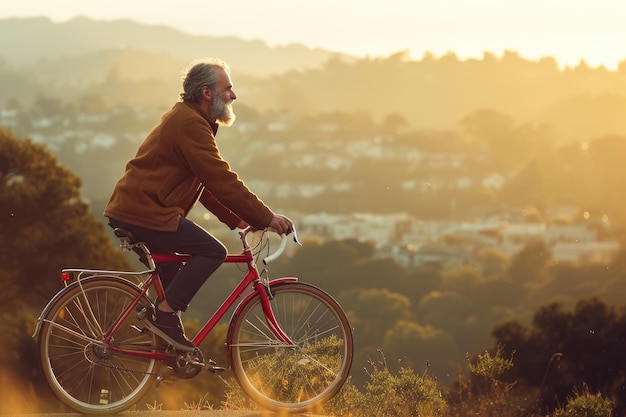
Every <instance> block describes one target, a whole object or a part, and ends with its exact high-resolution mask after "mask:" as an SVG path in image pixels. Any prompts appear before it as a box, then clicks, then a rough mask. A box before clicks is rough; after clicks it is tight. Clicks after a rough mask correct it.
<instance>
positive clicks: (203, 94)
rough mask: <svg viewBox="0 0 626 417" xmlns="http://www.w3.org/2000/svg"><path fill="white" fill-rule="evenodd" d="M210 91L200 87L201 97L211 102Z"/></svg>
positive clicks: (207, 88)
mask: <svg viewBox="0 0 626 417" xmlns="http://www.w3.org/2000/svg"><path fill="white" fill-rule="evenodd" d="M211 93H212V91H211V89H210V88H209V87H206V86H205V87H202V97H203V98H205V99H207V100H209V101H211Z"/></svg>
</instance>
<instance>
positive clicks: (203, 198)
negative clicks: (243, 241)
mask: <svg viewBox="0 0 626 417" xmlns="http://www.w3.org/2000/svg"><path fill="white" fill-rule="evenodd" d="M199 200H200V203H201V204H202V205H203V206H204V207H205V208H206V209H207V210H209V211H210V212H211V213H213V214H214V215H215V217H217V218H218V219H219V220H220V221H221V222H222V223H224V224H226V225H227V226H228V227H230V228H231V230H232V229H235V228H236V227H237V226H238V225H239V223H241V218H240V217H239V216H237V215H236V214H235V213H233V212H232V211H231V210H230V209H229V208H228V207H226V206H225V205H223V204H222V203H220V202H219V201H218V200H217V198H215V196H214V195H213V194H211V193H210V192H209V191H207V190H206V189H204V190H203V191H202V194H200V199H199Z"/></svg>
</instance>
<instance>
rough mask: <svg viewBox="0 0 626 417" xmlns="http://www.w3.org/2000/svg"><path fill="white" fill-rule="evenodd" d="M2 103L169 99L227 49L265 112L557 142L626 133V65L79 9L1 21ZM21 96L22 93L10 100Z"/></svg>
mask: <svg viewBox="0 0 626 417" xmlns="http://www.w3.org/2000/svg"><path fill="white" fill-rule="evenodd" d="M0 36H2V38H3V39H19V40H20V41H19V42H3V43H0V91H2V95H0V107H2V106H6V105H7V103H8V102H10V101H11V100H13V102H15V101H18V102H19V104H21V105H23V106H30V105H32V104H33V102H35V101H36V100H39V99H41V98H55V99H59V100H62V101H64V102H69V103H73V102H75V101H76V100H78V99H79V98H81V97H83V96H85V95H91V96H94V95H95V96H99V97H101V98H102V99H103V100H104V101H105V103H107V104H108V105H110V106H117V105H121V106H123V105H130V106H139V107H152V108H159V109H165V108H168V107H169V106H170V105H171V103H172V102H173V101H174V100H176V99H177V95H178V91H179V89H180V73H181V71H182V70H183V69H184V68H185V67H186V65H187V64H188V62H189V61H190V60H191V59H194V58H198V57H203V56H207V55H213V56H220V57H221V58H223V59H225V60H226V61H227V62H229V64H230V65H231V67H232V69H233V79H234V82H235V88H236V91H237V93H238V96H239V98H238V103H241V104H243V105H246V106H248V107H251V108H254V109H255V110H257V111H261V112H270V113H271V112H275V113H276V114H279V113H283V112H284V113H290V114H293V115H320V114H321V115H324V114H333V113H336V114H337V115H338V117H339V118H341V117H344V116H345V115H346V114H352V115H355V116H354V117H356V118H359V117H361V118H362V119H363V122H364V124H365V125H366V124H367V123H368V120H370V119H373V120H374V121H375V122H382V121H384V120H386V119H387V118H391V119H392V120H394V119H395V120H396V121H400V124H402V123H406V124H407V125H408V126H410V127H411V128H416V129H457V128H459V126H460V125H461V124H463V123H465V122H466V121H467V120H466V119H467V117H468V116H469V115H471V114H473V113H474V112H476V111H478V110H481V109H491V110H494V111H496V112H499V113H503V114H506V115H508V116H510V117H511V118H512V120H513V121H514V122H515V123H520V124H528V125H529V126H544V127H545V128H546V129H549V130H551V131H552V132H553V134H554V135H555V136H556V137H557V138H558V139H559V141H561V142H570V141H588V140H592V139H595V138H599V137H603V136H606V135H611V134H617V135H626V119H624V118H623V117H621V115H622V114H624V111H625V110H626V65H624V63H622V65H620V66H619V68H618V69H617V70H616V71H609V70H607V69H606V68H604V67H598V68H591V67H589V66H588V65H587V64H586V63H585V62H581V63H580V64H579V65H577V66H576V67H566V68H561V67H560V66H559V63H558V62H557V61H556V60H555V59H553V58H552V57H545V58H542V59H540V60H538V61H530V60H527V59H525V58H523V57H521V56H520V55H519V54H518V53H516V52H515V51H505V52H503V53H502V55H501V56H497V55H496V54H494V53H492V52H485V54H484V56H483V58H482V59H481V60H478V59H469V60H460V59H459V58H458V57H457V56H456V55H455V54H454V53H453V52H450V53H448V54H446V55H444V56H441V57H436V56H434V55H432V54H429V53H427V54H425V55H424V56H423V57H422V59H420V60H414V59H411V58H410V57H409V56H408V53H406V52H402V51H400V52H397V53H396V54H393V55H391V56H389V57H379V58H369V57H368V58H358V59H357V58H354V57H349V56H346V55H340V54H336V53H333V52H330V51H324V50H319V49H310V48H307V47H304V46H302V45H287V46H282V47H274V48H271V47H268V46H267V45H266V44H265V43H263V42H261V41H254V40H242V39H237V38H232V37H228V38H226V37H224V38H216V37H206V36H191V35H188V34H185V33H183V32H180V31H177V30H174V29H171V28H168V27H163V26H148V25H143V24H139V23H135V22H132V21H121V20H118V21H110V22H105V21H94V20H90V19H87V18H77V19H74V20H71V21H68V22H64V23H53V22H52V21H50V20H49V19H46V18H29V19H4V20H0ZM13 104H15V103H13Z"/></svg>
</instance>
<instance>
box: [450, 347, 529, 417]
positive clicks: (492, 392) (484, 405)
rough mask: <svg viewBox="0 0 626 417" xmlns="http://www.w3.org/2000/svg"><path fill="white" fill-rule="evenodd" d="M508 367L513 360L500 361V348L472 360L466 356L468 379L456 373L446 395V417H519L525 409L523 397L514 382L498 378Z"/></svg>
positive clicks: (525, 402) (510, 358) (509, 367)
mask: <svg viewBox="0 0 626 417" xmlns="http://www.w3.org/2000/svg"><path fill="white" fill-rule="evenodd" d="M512 367H513V356H512V355H511V357H509V358H505V357H503V356H502V351H501V349H500V348H497V349H496V350H495V351H494V352H489V351H485V353H483V354H480V355H477V356H476V358H474V359H473V360H472V359H470V358H469V356H468V361H467V368H468V370H469V377H468V376H466V375H465V374H463V373H462V372H459V375H458V379H457V381H456V384H455V387H454V388H453V389H451V390H450V391H449V394H448V396H449V399H450V402H451V404H450V408H451V413H450V416H451V417H456V416H459V417H460V416H473V415H480V416H485V417H517V416H522V415H523V413H524V412H525V411H526V409H527V407H528V405H529V404H528V401H527V400H525V398H524V394H525V393H524V392H523V391H522V392H520V391H518V390H515V389H514V388H516V384H515V383H514V382H506V381H503V380H502V375H503V374H504V373H505V372H506V371H508V370H509V369H511V368H512ZM527 415H529V414H527Z"/></svg>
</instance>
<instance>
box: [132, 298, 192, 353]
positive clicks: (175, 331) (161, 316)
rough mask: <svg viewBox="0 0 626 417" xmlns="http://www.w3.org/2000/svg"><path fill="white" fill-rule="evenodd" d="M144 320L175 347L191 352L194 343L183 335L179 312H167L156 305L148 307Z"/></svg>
mask: <svg viewBox="0 0 626 417" xmlns="http://www.w3.org/2000/svg"><path fill="white" fill-rule="evenodd" d="M144 321H145V322H146V325H147V326H148V328H149V329H150V330H152V331H153V332H154V333H155V334H157V335H158V336H160V337H161V338H162V339H163V340H165V341H166V342H168V343H169V344H171V345H172V346H174V347H175V348H176V349H179V350H183V351H185V352H192V351H194V350H195V349H196V345H194V344H193V342H192V341H191V340H189V339H188V338H187V336H185V328H184V327H183V322H182V321H181V319H180V312H178V313H168V312H166V311H161V310H159V309H158V307H156V306H154V307H149V308H148V311H147V312H146V315H145V317H144Z"/></svg>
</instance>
